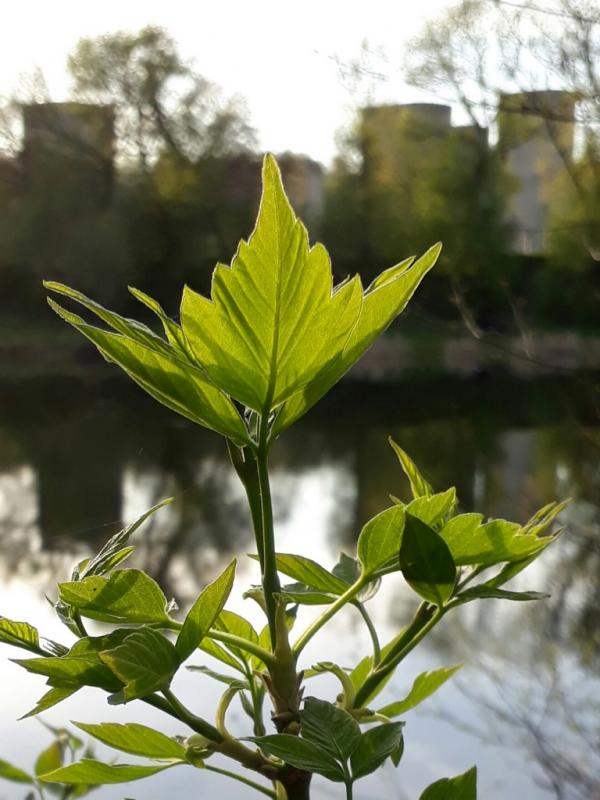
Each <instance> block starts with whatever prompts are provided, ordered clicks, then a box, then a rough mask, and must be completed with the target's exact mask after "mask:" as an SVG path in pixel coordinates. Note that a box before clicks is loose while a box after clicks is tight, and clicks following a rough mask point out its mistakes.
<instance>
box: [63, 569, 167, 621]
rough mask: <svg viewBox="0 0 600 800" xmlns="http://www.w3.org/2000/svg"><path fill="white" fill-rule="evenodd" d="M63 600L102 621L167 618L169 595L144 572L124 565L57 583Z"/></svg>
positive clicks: (164, 619) (159, 619)
mask: <svg viewBox="0 0 600 800" xmlns="http://www.w3.org/2000/svg"><path fill="white" fill-rule="evenodd" d="M58 589H59V594H60V598H61V600H62V601H63V602H65V603H68V604H69V605H70V606H73V607H74V608H76V609H78V610H79V612H80V613H81V614H82V615H83V616H84V617H90V618H91V619H97V620H100V621H102V622H165V621H166V620H168V614H167V612H166V606H167V599H166V597H165V596H164V594H163V591H162V589H161V588H160V586H159V585H158V584H157V583H156V582H155V581H153V580H152V578H151V577H150V576H149V575H146V573H145V572H142V571H141V570H137V569H122V570H118V571H117V572H113V573H111V575H110V576H109V577H108V578H105V577H103V576H100V575H91V576H90V577H88V578H84V579H83V580H81V581H70V582H69V583H60V584H59V585H58Z"/></svg>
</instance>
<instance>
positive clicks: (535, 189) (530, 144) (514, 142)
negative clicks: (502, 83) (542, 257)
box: [498, 91, 576, 255]
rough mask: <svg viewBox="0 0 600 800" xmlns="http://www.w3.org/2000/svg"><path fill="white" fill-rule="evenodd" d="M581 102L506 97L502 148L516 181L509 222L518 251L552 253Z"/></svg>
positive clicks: (566, 96)
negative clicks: (557, 198)
mask: <svg viewBox="0 0 600 800" xmlns="http://www.w3.org/2000/svg"><path fill="white" fill-rule="evenodd" d="M575 102H576V97H575V95H573V94H572V93H569V92H561V91H540V92H521V93H518V94H503V95H501V96H500V104H499V114H498V146H499V147H500V150H501V153H502V154H503V159H504V164H505V168H506V171H507V173H508V175H509V176H511V177H512V178H514V191H513V192H512V194H511V195H510V197H509V198H508V206H509V219H508V221H509V223H510V224H511V227H512V230H513V248H514V250H515V252H517V253H522V254H524V255H539V254H542V253H543V252H544V251H545V249H546V247H545V246H546V238H547V234H548V227H549V216H550V205H551V199H552V194H553V192H554V190H555V187H556V184H557V182H558V181H559V180H560V179H561V177H564V175H565V172H566V171H567V169H568V166H569V164H570V163H571V162H572V159H573V139H574V129H575Z"/></svg>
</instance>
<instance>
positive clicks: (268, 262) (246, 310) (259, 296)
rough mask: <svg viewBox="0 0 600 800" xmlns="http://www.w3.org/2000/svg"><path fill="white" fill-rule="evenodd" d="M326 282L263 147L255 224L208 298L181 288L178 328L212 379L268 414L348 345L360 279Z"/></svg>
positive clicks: (326, 272)
mask: <svg viewBox="0 0 600 800" xmlns="http://www.w3.org/2000/svg"><path fill="white" fill-rule="evenodd" d="M332 288H333V287H332V274H331V265H330V263H329V257H328V255H327V252H326V251H325V249H324V248H323V247H322V246H321V245H316V246H315V247H313V248H309V243H308V235H307V233H306V229H305V228H304V226H303V225H302V223H301V222H299V221H298V220H297V219H296V217H295V215H294V212H293V211H292V208H291V206H290V204H289V202H288V199H287V197H286V195H285V192H284V189H283V184H282V182H281V175H280V173H279V169H278V167H277V164H276V162H275V160H274V158H273V157H272V156H269V155H267V156H266V157H265V160H264V165H263V193H262V199H261V204H260V209H259V212H258V219H257V222H256V227H255V229H254V231H253V233H252V235H251V236H250V239H249V240H248V242H247V243H246V242H241V244H240V246H239V248H238V251H237V253H236V255H235V257H234V259H233V262H232V264H231V267H227V266H225V265H222V264H219V265H218V266H217V268H216V269H215V271H214V273H213V280H212V297H211V300H209V299H207V298H205V297H203V296H201V295H199V294H196V293H195V292H193V291H191V290H190V289H188V288H187V287H186V289H185V291H184V295H183V301H182V304H181V321H182V326H183V330H184V332H185V335H186V338H187V340H188V341H189V343H190V346H191V348H192V350H193V352H194V355H195V357H196V358H197V360H198V361H199V362H200V363H201V364H202V365H203V366H204V368H205V369H206V372H207V373H208V374H209V375H210V377H211V378H212V380H213V381H214V383H215V384H216V385H217V386H219V387H220V388H221V389H223V390H224V391H225V392H227V394H229V395H231V397H234V398H235V399H236V400H238V401H239V402H241V403H243V404H244V405H246V406H248V407H250V408H253V409H254V410H255V411H261V412H263V411H264V412H267V413H268V412H269V411H270V410H271V409H273V408H276V407H277V406H278V405H280V404H281V403H282V402H283V401H285V400H286V399H287V398H288V397H290V396H291V395H292V394H294V393H295V392H297V391H298V390H299V389H301V388H302V387H304V386H306V384H307V383H309V381H310V380H311V378H313V377H314V376H315V375H316V374H317V373H318V372H319V371H320V370H321V369H323V367H324V366H325V365H326V364H327V363H328V362H329V361H330V360H331V359H332V358H333V357H335V356H336V355H337V354H338V353H340V352H341V351H342V349H343V347H344V345H345V344H346V341H347V339H348V336H349V334H350V331H351V329H352V327H353V326H354V324H355V323H356V319H357V317H358V314H359V312H360V307H361V291H360V284H359V282H358V281H356V280H355V281H351V282H349V283H348V284H346V285H345V286H344V287H343V288H342V289H340V290H339V291H338V292H335V293H333V292H332Z"/></svg>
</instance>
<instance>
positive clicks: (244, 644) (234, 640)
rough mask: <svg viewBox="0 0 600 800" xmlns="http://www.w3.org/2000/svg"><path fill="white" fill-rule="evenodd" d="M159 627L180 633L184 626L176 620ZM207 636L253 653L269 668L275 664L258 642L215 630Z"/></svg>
mask: <svg viewBox="0 0 600 800" xmlns="http://www.w3.org/2000/svg"><path fill="white" fill-rule="evenodd" d="M158 627H165V628H168V630H171V631H180V630H181V628H182V627H183V624H182V623H181V622H178V621H177V620H176V619H170V620H169V622H168V625H167V624H165V625H164V626H163V625H162V623H161V624H160V625H159V626H158ZM207 636H208V638H209V639H215V641H217V642H223V643H224V644H231V645H233V646H234V647H239V648H240V650H246V651H247V652H248V653H252V655H254V656H257V657H258V658H260V660H261V661H262V662H263V663H264V664H265V665H266V666H267V667H268V666H270V664H272V663H273V656H272V654H271V653H269V651H268V650H265V648H264V647H261V646H260V645H259V644H256V642H251V641H250V640H249V639H244V638H243V636H236V635H235V633H229V632H228V631H217V630H215V629H214V628H211V629H210V631H209V632H208V634H207Z"/></svg>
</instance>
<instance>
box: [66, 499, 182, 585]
mask: <svg viewBox="0 0 600 800" xmlns="http://www.w3.org/2000/svg"><path fill="white" fill-rule="evenodd" d="M172 502H173V498H172V497H168V498H167V499H166V500H163V501H162V502H160V503H157V504H156V505H155V506H153V507H152V508H150V509H149V510H148V511H146V512H145V513H144V514H142V516H141V517H138V518H137V519H136V520H135V522H132V523H131V525H127V527H125V528H123V530H122V531H119V532H118V533H115V535H114V536H112V537H111V538H110V539H109V540H108V542H106V544H105V545H104V546H103V547H102V548H101V550H100V551H99V552H98V553H97V554H96V555H95V556H94V557H93V558H92V559H90V560H88V561H87V563H86V565H85V566H84V567H83V569H82V570H81V572H80V574H79V575H78V577H77V580H81V579H83V578H87V577H88V576H89V575H104V574H106V573H107V572H110V570H111V569H113V568H114V567H115V566H116V565H117V564H118V563H120V562H121V561H123V560H124V558H126V557H127V555H129V553H130V552H131V551H132V549H133V548H129V547H126V545H127V543H128V542H129V539H130V538H131V536H132V534H134V533H135V532H136V531H137V530H138V528H140V527H141V526H142V525H143V524H144V522H145V521H146V520H147V519H148V518H149V517H151V516H152V515H153V514H155V513H156V512H157V511H158V510H159V509H161V508H164V507H165V506H168V505H169V504H170V503H172Z"/></svg>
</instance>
